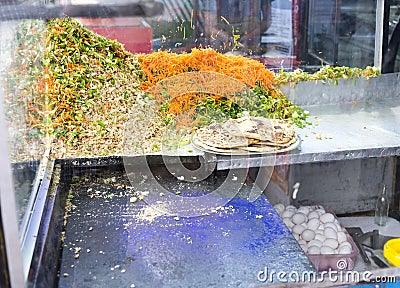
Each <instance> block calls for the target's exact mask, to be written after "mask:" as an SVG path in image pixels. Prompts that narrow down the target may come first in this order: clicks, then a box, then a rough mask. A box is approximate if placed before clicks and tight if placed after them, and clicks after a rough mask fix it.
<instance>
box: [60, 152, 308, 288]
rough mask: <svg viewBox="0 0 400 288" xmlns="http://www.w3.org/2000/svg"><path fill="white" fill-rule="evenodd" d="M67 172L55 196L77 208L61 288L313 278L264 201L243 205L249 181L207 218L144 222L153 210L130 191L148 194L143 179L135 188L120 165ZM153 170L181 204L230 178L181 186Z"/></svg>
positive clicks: (216, 176)
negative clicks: (281, 273) (63, 197)
mask: <svg viewBox="0 0 400 288" xmlns="http://www.w3.org/2000/svg"><path fill="white" fill-rule="evenodd" d="M114 160H115V159H114ZM117 162H118V161H117ZM75 164H76V163H75ZM64 165H65V163H64ZM64 165H63V167H64V168H62V171H64V173H67V172H68V173H67V176H65V175H64V176H63V177H61V182H60V184H59V186H58V188H57V189H58V191H57V193H59V195H62V194H66V193H67V192H69V195H72V196H69V198H72V199H70V202H71V205H72V206H68V207H73V209H72V210H71V211H70V213H68V214H69V215H68V217H67V220H66V226H65V230H64V232H63V234H64V241H63V244H62V251H61V255H60V260H59V273H58V274H59V280H58V287H63V288H64V287H79V288H84V287H90V288H93V287H257V286H261V285H270V284H272V283H277V282H278V281H277V279H276V277H271V279H270V280H271V281H270V280H269V279H268V280H267V281H265V282H263V281H260V279H261V280H262V278H264V280H265V276H266V275H265V273H263V274H259V273H260V272H261V271H262V272H265V271H268V273H270V272H271V273H272V272H273V271H275V272H278V271H284V272H287V273H289V272H293V271H296V272H297V273H299V274H300V275H301V273H303V272H315V268H314V267H313V266H312V264H311V263H310V261H309V260H308V258H307V256H306V255H305V254H304V253H303V251H302V250H301V248H300V247H299V245H298V243H297V242H296V240H295V239H294V238H293V236H292V235H291V233H290V232H289V230H288V229H287V227H286V226H285V225H284V224H283V222H282V221H281V220H280V218H279V216H278V214H277V213H276V212H275V210H274V209H273V207H272V206H271V204H270V203H269V201H268V200H267V199H266V198H265V196H264V195H261V196H260V197H259V198H258V199H257V200H256V201H254V202H249V201H248V200H247V199H246V196H247V195H248V193H249V191H250V189H251V188H252V185H253V184H252V183H251V182H250V181H247V183H246V184H245V185H243V187H242V189H241V190H240V192H239V194H238V195H236V197H234V198H233V199H232V200H230V201H229V202H228V203H227V204H226V205H224V206H223V207H219V208H218V209H216V210H215V212H212V213H210V214H209V215H203V216H197V217H180V218H176V217H175V216H167V215H162V216H158V217H154V218H151V217H150V218H149V217H144V216H143V215H144V214H143V211H145V210H146V208H148V206H149V204H147V203H146V202H145V201H137V202H135V203H132V202H131V197H132V192H133V191H137V190H138V189H141V187H142V188H143V187H146V188H148V187H147V186H146V184H145V183H144V182H146V181H143V178H142V175H139V174H138V175H137V181H134V182H132V181H129V179H128V177H127V175H126V173H125V171H124V169H122V167H121V166H120V165H116V166H115V165H114V166H113V167H114V168H112V167H111V166H108V165H103V166H95V167H92V166H89V167H88V166H86V167H85V168H84V169H82V168H79V167H78V166H79V164H78V165H75V167H71V166H74V165H69V166H68V167H65V166H64ZM151 170H152V173H153V174H154V175H155V176H157V179H159V182H160V183H162V184H163V186H164V187H166V188H167V189H168V190H169V191H171V193H175V192H176V191H178V190H179V191H180V193H181V194H180V195H181V196H182V197H197V196H199V195H204V194H206V193H209V191H212V189H215V188H216V187H218V186H219V185H221V183H222V182H223V181H224V180H225V178H226V177H227V175H228V171H215V172H214V173H212V174H211V175H210V176H209V177H208V178H206V179H204V180H203V181H201V182H196V183H188V182H185V183H183V181H179V180H177V179H176V178H174V177H171V175H170V174H169V172H168V171H167V169H166V168H165V166H163V165H154V166H152V168H151ZM131 180H132V179H131ZM69 182H70V185H66V184H65V183H69ZM63 183H64V184H63ZM135 185H136V186H137V187H134V186H135ZM62 190H64V191H62ZM153 216H154V215H153ZM265 269H267V270H265ZM260 276H261V278H260V279H259V277H260ZM133 285H134V286H133Z"/></svg>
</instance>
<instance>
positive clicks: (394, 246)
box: [383, 238, 400, 267]
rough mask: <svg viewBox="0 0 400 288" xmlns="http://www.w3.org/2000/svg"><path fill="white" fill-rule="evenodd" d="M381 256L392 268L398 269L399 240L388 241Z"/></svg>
mask: <svg viewBox="0 0 400 288" xmlns="http://www.w3.org/2000/svg"><path fill="white" fill-rule="evenodd" d="M383 256H385V258H386V259H387V260H388V261H389V262H390V263H391V264H392V265H394V266H396V267H400V238H396V239H392V240H389V241H387V242H386V243H385V245H384V246H383Z"/></svg>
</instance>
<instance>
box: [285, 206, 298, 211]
mask: <svg viewBox="0 0 400 288" xmlns="http://www.w3.org/2000/svg"><path fill="white" fill-rule="evenodd" d="M286 210H292V211H296V210H297V208H296V207H294V206H293V205H288V206H286Z"/></svg>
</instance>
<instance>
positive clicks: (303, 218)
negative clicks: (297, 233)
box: [292, 212, 307, 224]
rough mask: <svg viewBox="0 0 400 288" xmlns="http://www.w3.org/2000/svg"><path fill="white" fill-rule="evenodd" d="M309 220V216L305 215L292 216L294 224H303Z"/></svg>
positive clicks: (297, 213) (296, 214)
mask: <svg viewBox="0 0 400 288" xmlns="http://www.w3.org/2000/svg"><path fill="white" fill-rule="evenodd" d="M306 220H307V216H306V215H305V214H304V213H299V212H296V213H295V214H293V216H292V222H293V223H294V224H302V223H304V222H305V221H306Z"/></svg>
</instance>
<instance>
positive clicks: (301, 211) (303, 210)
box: [297, 206, 310, 215]
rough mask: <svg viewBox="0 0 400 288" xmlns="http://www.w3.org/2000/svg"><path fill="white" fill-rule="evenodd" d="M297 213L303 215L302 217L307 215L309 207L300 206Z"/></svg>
mask: <svg viewBox="0 0 400 288" xmlns="http://www.w3.org/2000/svg"><path fill="white" fill-rule="evenodd" d="M297 212H300V213H303V214H304V215H307V214H308V213H309V212H310V207H309V206H302V207H299V209H297Z"/></svg>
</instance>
